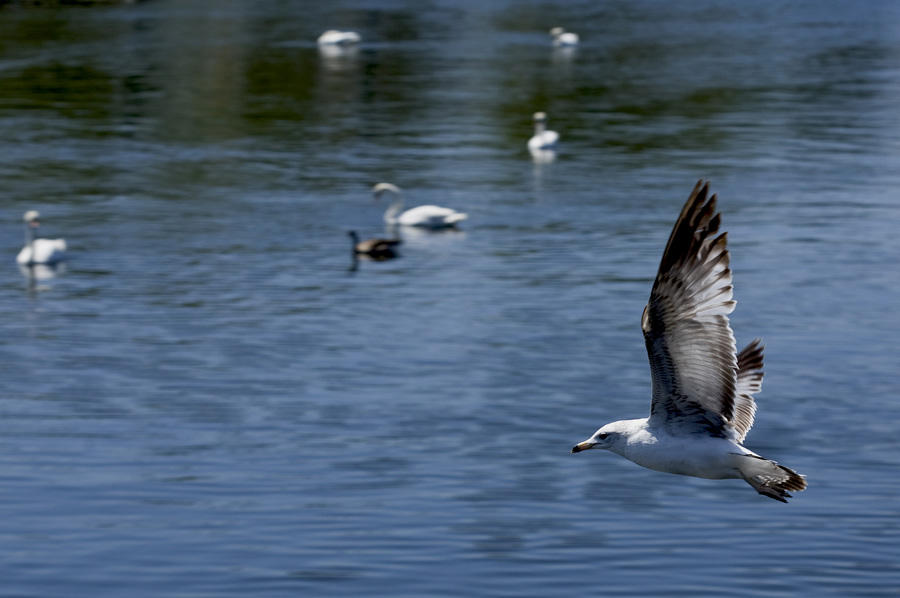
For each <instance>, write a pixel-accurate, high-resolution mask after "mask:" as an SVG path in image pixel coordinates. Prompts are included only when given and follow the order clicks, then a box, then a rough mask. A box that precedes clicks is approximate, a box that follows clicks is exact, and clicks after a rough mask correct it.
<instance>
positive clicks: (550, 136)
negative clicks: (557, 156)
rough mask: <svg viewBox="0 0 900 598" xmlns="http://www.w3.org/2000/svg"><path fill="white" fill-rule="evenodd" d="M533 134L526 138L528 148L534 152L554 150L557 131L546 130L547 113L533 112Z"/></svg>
mask: <svg viewBox="0 0 900 598" xmlns="http://www.w3.org/2000/svg"><path fill="white" fill-rule="evenodd" d="M533 118H534V136H533V137H532V138H531V139H529V140H528V149H529V150H530V151H531V152H532V153H534V152H540V151H546V150H554V149H556V143H557V142H558V141H559V133H557V132H556V131H548V130H547V113H545V112H535V113H534V117H533Z"/></svg>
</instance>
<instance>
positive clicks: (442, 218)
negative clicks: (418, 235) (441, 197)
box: [372, 183, 469, 229]
mask: <svg viewBox="0 0 900 598" xmlns="http://www.w3.org/2000/svg"><path fill="white" fill-rule="evenodd" d="M388 191H390V192H391V193H393V194H394V201H392V202H391V205H390V206H389V207H388V209H387V211H386V212H385V213H384V221H385V222H387V223H388V224H400V225H403V226H420V227H423V228H432V229H437V228H447V227H451V226H456V223H457V222H462V221H463V220H465V219H466V218H468V217H469V215H468V214H463V213H462V212H457V211H456V210H452V209H450V208H442V207H440V206H419V207H417V208H410V209H408V210H406V211H405V212H403V213H402V214H401V212H402V211H403V197H402V195H401V194H400V188H399V187H397V186H396V185H392V184H391V183H378V184H377V185H375V186H374V187H372V192H373V193H374V194H375V199H379V198H380V197H381V196H382V195H383V194H384V193H385V192H388Z"/></svg>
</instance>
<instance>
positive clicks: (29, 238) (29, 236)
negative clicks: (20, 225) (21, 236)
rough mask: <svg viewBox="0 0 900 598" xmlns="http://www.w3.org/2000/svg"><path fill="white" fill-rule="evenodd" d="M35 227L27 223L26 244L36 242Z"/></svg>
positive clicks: (29, 244)
mask: <svg viewBox="0 0 900 598" xmlns="http://www.w3.org/2000/svg"><path fill="white" fill-rule="evenodd" d="M34 236H35V235H34V227H32V226H31V225H30V224H28V223H27V222H26V223H25V245H26V246H28V247H30V246H31V245H32V244H33V243H34Z"/></svg>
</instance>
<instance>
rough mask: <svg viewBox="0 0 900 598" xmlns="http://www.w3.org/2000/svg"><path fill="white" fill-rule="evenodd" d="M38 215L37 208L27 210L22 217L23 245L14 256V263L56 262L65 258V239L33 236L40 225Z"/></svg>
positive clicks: (30, 264)
mask: <svg viewBox="0 0 900 598" xmlns="http://www.w3.org/2000/svg"><path fill="white" fill-rule="evenodd" d="M40 217H41V215H40V213H39V212H38V211H37V210H28V211H27V212H25V215H24V216H23V217H22V219H23V220H24V221H25V246H24V247H23V248H22V250H21V251H19V254H18V255H17V256H16V263H18V264H20V265H23V266H32V265H34V264H56V263H58V262H61V261H63V260H64V259H66V242H65V240H63V239H37V238H35V233H36V231H37V229H38V227H40V225H41V222H40Z"/></svg>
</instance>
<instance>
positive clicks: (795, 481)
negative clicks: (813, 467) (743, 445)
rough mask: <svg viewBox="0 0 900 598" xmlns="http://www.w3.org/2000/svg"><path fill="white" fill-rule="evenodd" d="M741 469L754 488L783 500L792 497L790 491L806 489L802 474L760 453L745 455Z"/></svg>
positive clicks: (743, 475) (763, 493)
mask: <svg viewBox="0 0 900 598" xmlns="http://www.w3.org/2000/svg"><path fill="white" fill-rule="evenodd" d="M739 469H740V472H741V477H743V478H744V480H746V482H747V483H748V484H750V485H751V486H753V489H754V490H756V491H757V492H759V493H760V494H762V495H763V496H768V497H769V498H773V499H775V500H780V501H781V502H787V499H788V498H791V495H790V494H788V491H790V492H800V491H802V490H806V479H804V477H803V476H802V475H800V474H799V473H797V472H796V471H794V470H792V469H788V468H787V467H785V466H784V465H779V464H778V463H776V462H775V461H769V460H768V459H763V458H762V457H760V456H759V455H743V459H741V463H740V467H739Z"/></svg>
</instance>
